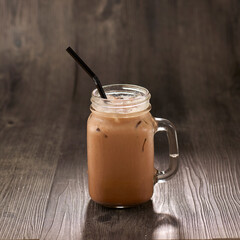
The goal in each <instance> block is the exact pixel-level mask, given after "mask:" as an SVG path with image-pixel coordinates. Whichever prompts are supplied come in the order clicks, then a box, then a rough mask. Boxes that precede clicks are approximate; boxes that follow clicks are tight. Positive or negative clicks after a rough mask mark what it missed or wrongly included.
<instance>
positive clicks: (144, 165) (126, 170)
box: [87, 85, 176, 207]
mask: <svg viewBox="0 0 240 240" xmlns="http://www.w3.org/2000/svg"><path fill="white" fill-rule="evenodd" d="M104 89H105V92H106V94H107V97H108V99H107V100H104V99H101V98H100V97H99V95H98V92H97V90H95V91H93V94H92V98H91V100H92V106H91V111H92V113H91V115H90V116H89V119H88V127H87V146H88V148H87V150H88V180H89V193H90V196H91V198H92V199H93V200H94V201H96V202H98V203H100V204H102V205H105V206H110V207H127V206H133V205H137V204H140V203H144V202H146V201H148V200H149V199H150V198H151V197H152V194H153V186H154V182H155V181H156V180H158V175H159V176H160V175H161V174H158V175H155V173H156V170H155V168H154V142H153V140H154V134H155V132H156V131H157V130H161V129H160V128H162V126H160V127H159V123H158V122H157V121H156V120H155V119H154V118H153V117H152V115H151V114H150V112H149V111H150V108H151V107H150V104H149V99H150V94H149V92H148V91H147V90H146V89H144V88H141V87H138V86H134V85H109V86H106V87H104ZM175 167H176V166H175ZM175 171H176V170H175ZM172 174H173V173H172ZM162 175H164V174H162ZM165 177H166V176H165ZM160 178H161V177H159V179H160ZM162 179H163V177H162ZM164 179H165V178H164Z"/></svg>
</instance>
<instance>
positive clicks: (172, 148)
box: [154, 117, 179, 184]
mask: <svg viewBox="0 0 240 240" xmlns="http://www.w3.org/2000/svg"><path fill="white" fill-rule="evenodd" d="M154 119H155V121H156V123H157V129H156V131H155V133H154V134H156V133H157V132H162V131H164V132H167V137H168V144H169V157H170V158H169V167H168V169H167V170H165V171H159V170H157V169H156V172H155V176H154V184H155V183H157V182H165V181H166V180H169V179H170V178H171V177H172V176H174V175H175V174H176V172H177V170H178V156H179V152H178V141H177V132H176V128H175V127H174V125H173V124H172V123H171V122H170V121H168V120H167V119H164V118H156V117H155V118H154Z"/></svg>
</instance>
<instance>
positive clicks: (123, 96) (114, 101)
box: [91, 84, 151, 110]
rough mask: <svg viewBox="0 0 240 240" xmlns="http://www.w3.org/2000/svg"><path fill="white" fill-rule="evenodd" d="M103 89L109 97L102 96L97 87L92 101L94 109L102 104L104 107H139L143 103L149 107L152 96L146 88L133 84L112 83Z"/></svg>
mask: <svg viewBox="0 0 240 240" xmlns="http://www.w3.org/2000/svg"><path fill="white" fill-rule="evenodd" d="M103 89H104V91H105V93H106V95H107V97H108V98H107V99H103V98H101V96H100V94H99V92H98V90H97V89H94V90H93V91H92V96H91V102H92V105H93V108H94V109H96V108H98V107H100V106H101V108H104V109H107V108H108V109H109V108H111V109H127V108H134V107H135V108H137V107H138V106H142V105H143V104H145V105H146V107H147V106H148V105H149V100H150V98H151V95H150V93H149V91H148V90H147V89H146V88H144V87H141V86H138V85H133V84H110V85H105V86H103ZM146 107H145V108H146ZM141 110H142V109H141Z"/></svg>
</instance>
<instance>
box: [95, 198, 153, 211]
mask: <svg viewBox="0 0 240 240" xmlns="http://www.w3.org/2000/svg"><path fill="white" fill-rule="evenodd" d="M93 201H94V200H93ZM149 201H150V200H147V201H144V202H140V203H136V204H132V205H121V204H119V205H111V204H105V203H100V202H96V201H94V202H95V203H97V204H99V205H101V206H103V207H106V208H114V209H126V208H134V207H138V206H139V205H142V204H145V203H147V202H149Z"/></svg>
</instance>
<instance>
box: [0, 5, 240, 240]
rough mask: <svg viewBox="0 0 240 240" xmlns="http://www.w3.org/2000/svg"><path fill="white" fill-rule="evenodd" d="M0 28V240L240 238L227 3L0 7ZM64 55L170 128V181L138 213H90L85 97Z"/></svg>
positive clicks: (237, 36)
mask: <svg viewBox="0 0 240 240" xmlns="http://www.w3.org/2000/svg"><path fill="white" fill-rule="evenodd" d="M0 18H1V19H0V29H1V36H0V80H1V81H0V111H1V112H0V114H1V116H0V143H1V144H0V183H1V184H0V239H3V238H9V239H13V238H40V239H73V240H75V239H111V240H112V239H204V238H206V239H212V238H239V237H240V177H239V175H240V164H239V157H238V156H239V153H240V150H239V142H240V124H239V123H240V114H239V104H240V87H239V86H240V85H239V83H240V67H239V66H240V65H239V63H240V41H239V40H240V31H239V30H240V2H239V1H234V0H231V1H230V0H229V1H225V0H212V1H206V0H203V1H190V0H182V1H165V0H160V1H143V0H141V1H127V0H125V1H110V0H104V1H103V0H102V1H91V3H90V2H88V1H76V0H71V1H67V0H58V1H57V0H53V1H51V2H49V1H33V2H32V1H31V2H30V1H27V0H22V1H14V0H11V1H9V0H8V1H7V0H5V1H4V0H3V1H0ZM68 45H71V46H72V47H73V48H74V49H75V50H76V51H77V52H78V53H79V54H80V56H81V57H82V58H83V59H84V60H85V61H86V62H87V63H88V64H89V66H90V67H92V68H93V69H94V71H95V72H96V73H97V75H98V76H99V78H100V79H101V81H102V82H103V84H110V83H120V82H121V83H133V84H138V85H142V86H145V87H146V88H148V89H149V91H150V92H151V94H152V98H151V103H152V107H153V108H152V114H153V115H154V116H158V117H164V118H167V119H169V120H170V121H172V122H173V123H174V124H175V125H176V127H177V130H178V137H179V146H180V156H181V157H180V161H181V164H180V169H179V172H178V174H177V175H176V177H174V178H173V179H171V180H170V181H168V182H166V183H163V184H157V185H155V188H154V195H153V197H152V201H150V202H148V203H147V204H145V205H142V206H139V207H137V208H133V209H128V210H111V209H106V208H104V207H101V206H99V205H97V204H95V203H94V202H92V201H90V197H89V195H88V189H87V157H86V120H87V117H88V114H89V112H90V111H89V104H90V101H89V98H90V93H91V91H92V90H93V88H94V85H93V84H92V83H91V82H90V81H91V80H90V79H89V77H88V76H87V75H86V74H85V72H83V71H82V70H81V69H79V68H78V67H77V65H75V63H74V62H73V60H72V59H70V57H69V56H68V55H67V54H66V53H65V48H66V47H67V46H68ZM155 140H156V141H155V148H156V150H155V151H156V159H155V160H156V166H157V167H158V168H161V169H163V168H164V167H165V166H166V165H167V151H168V150H167V147H168V146H167V140H166V136H164V135H162V134H160V135H159V134H158V135H157V136H156V138H155ZM159 159H160V160H159Z"/></svg>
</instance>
